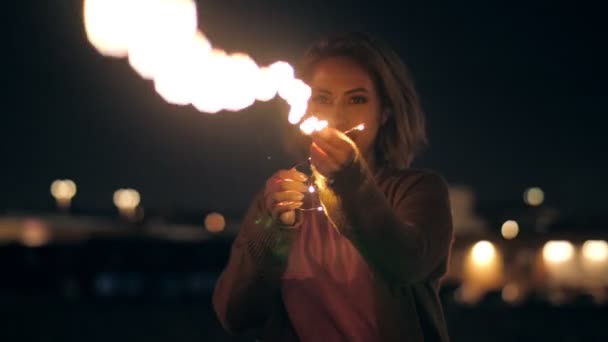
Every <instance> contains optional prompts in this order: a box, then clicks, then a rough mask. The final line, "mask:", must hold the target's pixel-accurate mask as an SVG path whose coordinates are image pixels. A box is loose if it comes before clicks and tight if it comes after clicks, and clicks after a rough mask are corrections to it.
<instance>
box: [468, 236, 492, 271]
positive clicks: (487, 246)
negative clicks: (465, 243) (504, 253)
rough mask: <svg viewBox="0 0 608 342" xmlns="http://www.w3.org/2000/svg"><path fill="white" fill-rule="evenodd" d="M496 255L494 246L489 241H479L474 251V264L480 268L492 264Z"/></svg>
mask: <svg viewBox="0 0 608 342" xmlns="http://www.w3.org/2000/svg"><path fill="white" fill-rule="evenodd" d="M495 254H496V251H495V249H494V245H493V244H492V243H491V242H489V241H479V242H477V243H476V244H475V245H474V246H473V249H472V257H473V262H474V263H475V264H477V265H479V266H484V265H488V264H490V263H491V262H492V260H494V257H495Z"/></svg>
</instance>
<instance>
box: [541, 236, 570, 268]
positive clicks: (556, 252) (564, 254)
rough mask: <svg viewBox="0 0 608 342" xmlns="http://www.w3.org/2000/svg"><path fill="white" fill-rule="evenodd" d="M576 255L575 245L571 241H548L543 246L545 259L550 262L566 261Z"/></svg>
mask: <svg viewBox="0 0 608 342" xmlns="http://www.w3.org/2000/svg"><path fill="white" fill-rule="evenodd" d="M573 256H574V246H573V245H572V243H570V242H569V241H548V242H547V243H545V246H544V247H543V259H544V260H545V262H547V263H549V264H560V263H564V262H566V261H568V260H570V259H572V257H573Z"/></svg>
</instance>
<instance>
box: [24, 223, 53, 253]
mask: <svg viewBox="0 0 608 342" xmlns="http://www.w3.org/2000/svg"><path fill="white" fill-rule="evenodd" d="M50 239H51V232H50V231H49V228H48V227H47V226H46V224H45V223H44V222H42V221H40V220H38V219H33V218H27V219H24V220H23V225H22V227H21V243H23V245H25V246H27V247H31V248H34V247H40V246H43V245H45V244H46V243H48V241H49V240H50Z"/></svg>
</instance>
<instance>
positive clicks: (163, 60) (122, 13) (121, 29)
mask: <svg viewBox="0 0 608 342" xmlns="http://www.w3.org/2000/svg"><path fill="white" fill-rule="evenodd" d="M83 1H84V13H83V17H84V18H83V19H84V25H85V31H86V35H87V38H88V39H89V41H90V43H91V44H92V45H93V46H94V47H95V48H96V49H97V51H99V52H100V53H101V54H102V55H104V56H108V57H115V58H128V62H129V65H130V66H131V67H132V68H133V69H134V70H135V71H136V72H137V73H138V74H139V75H140V76H141V77H142V78H144V79H149V80H152V81H153V82H154V89H155V90H156V92H157V93H158V94H159V95H160V96H161V97H162V98H163V99H164V100H165V101H167V102H169V103H171V104H175V105H182V106H185V105H192V106H193V107H194V108H196V109H197V110H199V111H201V112H205V113H209V114H213V113H217V112H219V111H221V110H229V111H239V110H242V109H244V108H247V107H249V106H250V105H252V104H253V103H254V102H255V101H256V100H257V101H269V100H271V99H273V98H274V97H276V95H277V94H278V95H279V97H281V98H282V99H283V100H285V101H286V102H287V103H288V104H289V106H290V110H289V116H288V121H289V122H290V123H291V124H293V125H296V124H298V123H300V121H302V118H303V117H304V115H305V114H306V111H307V108H308V100H309V98H310V96H311V89H310V87H309V86H308V85H307V84H306V83H304V82H303V81H302V80H299V79H297V78H295V73H294V69H293V67H292V66H291V65H290V64H289V63H287V62H283V61H278V62H275V63H272V64H271V65H269V66H263V67H260V66H258V64H257V63H256V62H255V61H254V60H253V59H252V58H251V57H250V56H248V55H247V54H244V53H233V54H227V53H226V52H225V51H224V50H222V49H219V48H217V47H214V46H213V44H212V43H211V42H210V41H209V39H208V38H207V37H206V36H205V35H204V34H203V32H201V31H198V30H197V27H198V26H199V25H198V22H197V10H196V3H195V1H194V0H83ZM326 127H328V122H327V121H325V120H319V119H318V118H317V117H314V116H311V117H309V118H307V119H306V120H305V121H303V122H302V123H301V124H300V130H301V131H302V133H304V134H306V135H310V134H312V133H313V132H318V131H321V130H323V129H325V128H326ZM364 128H365V125H363V124H360V125H357V126H355V127H353V128H351V129H349V130H346V131H344V132H343V133H345V134H348V133H351V132H353V131H362V130H363V129H364ZM309 160H310V158H309ZM309 160H307V161H306V162H307V163H309ZM300 164H303V163H300ZM296 165H297V164H296ZM294 167H295V166H294ZM308 185H309V192H310V193H313V192H315V187H314V183H310V184H308ZM300 210H318V211H322V210H323V208H322V207H321V206H318V207H314V208H308V209H306V208H302V209H300Z"/></svg>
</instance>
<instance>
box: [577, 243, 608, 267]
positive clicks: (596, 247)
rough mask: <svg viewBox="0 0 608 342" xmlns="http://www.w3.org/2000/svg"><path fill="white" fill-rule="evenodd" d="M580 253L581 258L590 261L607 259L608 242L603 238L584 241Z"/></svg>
mask: <svg viewBox="0 0 608 342" xmlns="http://www.w3.org/2000/svg"><path fill="white" fill-rule="evenodd" d="M582 254H583V258H585V259H586V260H588V261H590V262H604V261H608V242H606V241H603V240H588V241H585V243H584V244H583V248H582Z"/></svg>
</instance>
